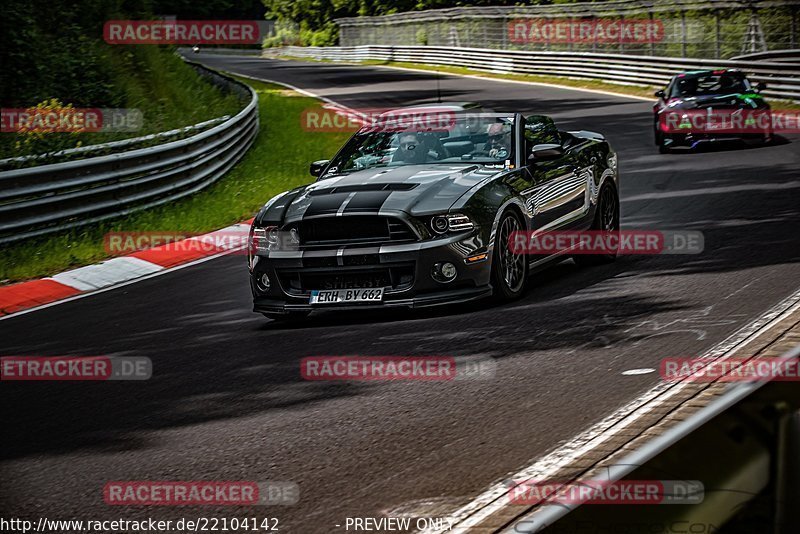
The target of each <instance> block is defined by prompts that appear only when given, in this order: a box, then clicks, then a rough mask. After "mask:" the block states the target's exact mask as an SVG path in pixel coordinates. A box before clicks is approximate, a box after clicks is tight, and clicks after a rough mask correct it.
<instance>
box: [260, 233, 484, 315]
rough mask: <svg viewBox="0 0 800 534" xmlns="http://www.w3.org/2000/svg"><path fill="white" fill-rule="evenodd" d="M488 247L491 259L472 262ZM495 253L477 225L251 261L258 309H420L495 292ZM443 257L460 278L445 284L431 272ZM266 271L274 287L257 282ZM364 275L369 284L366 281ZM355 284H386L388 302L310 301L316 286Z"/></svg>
mask: <svg viewBox="0 0 800 534" xmlns="http://www.w3.org/2000/svg"><path fill="white" fill-rule="evenodd" d="M483 252H486V253H487V256H486V259H484V260H481V261H478V262H475V263H467V261H466V258H468V257H472V256H475V255H476V254H480V253H483ZM490 252H491V251H490V250H487V247H486V246H485V244H484V243H483V240H482V239H481V237H480V234H479V232H478V231H477V230H474V231H472V232H469V233H464V234H460V235H453V236H443V237H438V238H435V239H428V240H424V241H418V242H413V243H405V244H391V245H376V246H359V247H355V246H354V247H346V248H336V249H323V250H297V251H285V252H282V251H281V252H270V253H269V254H268V255H261V256H257V257H256V258H255V260H254V261H253V264H252V265H251V273H250V286H251V289H252V293H253V311H255V312H259V313H289V312H292V311H309V310H318V309H320V310H321V309H337V310H347V309H368V308H389V307H407V308H419V307H425V306H436V305H444V304H453V303H459V302H466V301H469V300H474V299H478V298H482V297H486V296H489V295H490V294H491V292H492V288H491V285H490V278H491V253H490ZM439 262H450V263H452V264H453V265H455V266H456V271H457V276H456V277H455V279H454V280H452V281H450V282H446V283H443V282H438V281H436V280H435V279H434V278H433V277H432V276H431V273H432V270H433V266H434V264H436V263H439ZM264 274H266V275H267V276H268V277H269V280H270V287H269V289H268V290H264V289H263V287H261V286H260V285H259V284H258V283H257V280H260V279H261V277H262V276H263V275H264ZM360 280H365V281H367V282H368V283H363V285H361V284H362V282H360ZM348 284H349V285H348ZM351 287H383V288H384V297H383V301H382V302H380V303H363V304H362V303H352V304H314V305H311V304H309V298H310V292H311V290H314V289H319V290H325V289H347V288H351Z"/></svg>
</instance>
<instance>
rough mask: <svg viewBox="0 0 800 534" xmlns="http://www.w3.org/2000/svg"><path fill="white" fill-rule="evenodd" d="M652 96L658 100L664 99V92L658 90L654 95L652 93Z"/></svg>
mask: <svg viewBox="0 0 800 534" xmlns="http://www.w3.org/2000/svg"><path fill="white" fill-rule="evenodd" d="M653 94H655V95H656V96H657V97H658V98H664V95H665V94H666V93H665V92H664V90H663V89H659V90H658V91H656V92H655V93H653Z"/></svg>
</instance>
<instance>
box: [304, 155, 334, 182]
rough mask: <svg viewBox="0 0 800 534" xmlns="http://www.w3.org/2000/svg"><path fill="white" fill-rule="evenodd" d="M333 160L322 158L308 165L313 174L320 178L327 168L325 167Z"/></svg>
mask: <svg viewBox="0 0 800 534" xmlns="http://www.w3.org/2000/svg"><path fill="white" fill-rule="evenodd" d="M330 162H331V160H329V159H321V160H319V161H315V162H313V163H312V164H311V165H309V166H308V172H309V173H311V176H314V177H315V178H319V177H320V175H321V174H322V171H324V170H325V167H327V166H328V163H330Z"/></svg>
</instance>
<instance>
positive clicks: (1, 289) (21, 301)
mask: <svg viewBox="0 0 800 534" xmlns="http://www.w3.org/2000/svg"><path fill="white" fill-rule="evenodd" d="M252 222H253V219H249V220H247V221H244V222H241V223H238V224H234V225H232V226H228V227H227V228H222V229H221V230H216V231H214V232H210V233H208V234H204V235H200V236H194V237H190V238H188V239H187V241H190V240H194V241H200V242H201V243H202V246H196V247H192V246H181V247H176V246H175V244H174V243H172V244H166V245H161V246H158V247H152V248H148V249H145V250H140V251H137V252H134V253H132V254H129V255H127V256H120V257H116V258H112V259H109V260H106V261H102V262H100V263H96V264H94V265H87V266H86V267H79V268H77V269H72V270H70V271H65V272H63V273H59V274H57V275H54V276H51V277H47V278H42V279H39V280H29V281H27V282H20V283H17V284H11V285H7V286H0V318H6V317H8V316H11V315H15V314H18V313H20V312H24V311H30V310H32V309H35V308H39V307H42V306H46V305H50V304H52V303H55V302H59V301H62V300H66V299H72V298H74V297H76V296H79V295H83V294H86V293H92V292H95V291H99V290H103V289H108V288H111V287H116V286H119V285H122V284H128V283H130V282H132V281H136V280H138V279H144V278H149V277H151V276H155V275H157V274H162V273H166V272H169V271H172V270H175V269H176V268H178V267H184V266H186V265H188V264H191V263H197V262H198V261H202V260H204V259H210V258H212V257H215V256H222V255H226V254H230V253H231V252H234V251H236V250H241V249H242V248H243V247H245V246H246V245H247V236H248V233H249V232H250V224H251V223H252ZM231 236H233V237H234V239H231ZM220 237H221V238H223V239H219V238H220Z"/></svg>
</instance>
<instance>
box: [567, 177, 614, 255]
mask: <svg viewBox="0 0 800 534" xmlns="http://www.w3.org/2000/svg"><path fill="white" fill-rule="evenodd" d="M590 231H594V232H603V233H611V232H618V231H619V197H618V196H617V192H616V190H615V189H614V188H613V187H611V186H610V185H604V186H603V189H601V190H600V194H599V195H598V196H597V209H596V210H595V212H594V220H593V221H592V227H591V228H590ZM572 259H574V260H575V263H577V264H578V265H580V266H582V267H583V266H591V265H601V264H603V263H611V262H613V261H614V260H616V259H617V250H615V251H614V252H613V253H610V254H575V255H574V256H572Z"/></svg>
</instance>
